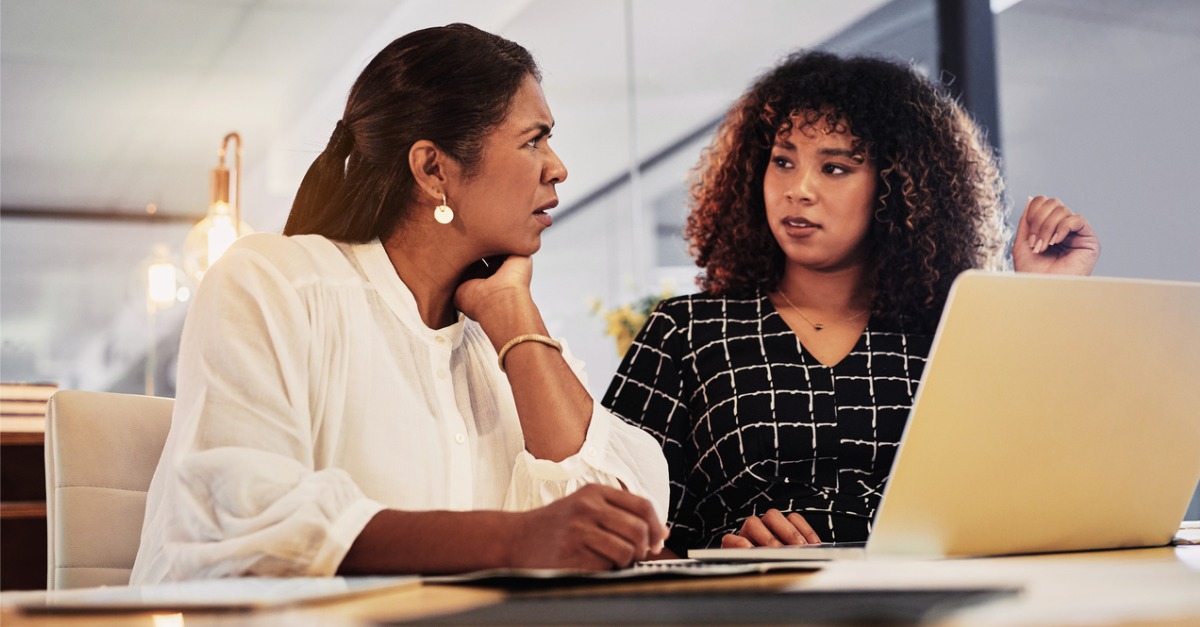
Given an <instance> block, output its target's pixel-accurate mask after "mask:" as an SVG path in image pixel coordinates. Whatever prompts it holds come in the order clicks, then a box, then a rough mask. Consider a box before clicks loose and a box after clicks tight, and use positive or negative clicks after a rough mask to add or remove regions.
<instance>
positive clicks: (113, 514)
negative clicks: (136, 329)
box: [46, 390, 175, 590]
mask: <svg viewBox="0 0 1200 627" xmlns="http://www.w3.org/2000/svg"><path fill="white" fill-rule="evenodd" d="M174 405H175V401H173V400H171V399H169V398H157V397H153V396H138V395H134V394H112V393H107V392H81V391H75V390H63V391H60V392H57V393H55V394H54V396H53V397H51V398H50V404H49V406H48V407H47V410H46V539H47V542H46V548H47V555H46V566H47V568H46V571H47V572H46V586H47V588H48V589H50V590H57V589H63V588H82V587H89V586H102V585H122V586H123V585H127V584H128V583H129V573H130V571H131V570H132V568H133V559H134V557H136V556H137V550H138V544H139V541H140V538H141V534H142V519H143V517H144V516H145V513H146V491H147V490H148V489H149V488H150V479H151V477H153V476H154V469H155V467H156V466H158V458H159V457H160V456H161V455H162V450H163V446H164V445H165V444H166V441H167V431H168V430H169V429H170V427H171V410H172V409H173V408H174Z"/></svg>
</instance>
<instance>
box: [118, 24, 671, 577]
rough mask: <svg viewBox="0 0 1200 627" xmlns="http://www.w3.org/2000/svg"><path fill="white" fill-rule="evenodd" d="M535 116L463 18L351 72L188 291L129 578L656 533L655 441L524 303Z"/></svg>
mask: <svg viewBox="0 0 1200 627" xmlns="http://www.w3.org/2000/svg"><path fill="white" fill-rule="evenodd" d="M553 124H554V122H553V117H552V116H551V114H550V110H549V107H548V106H547V104H546V101H545V98H544V96H543V95H542V91H541V86H540V84H539V73H538V69H537V66H536V64H535V62H534V60H533V58H532V57H531V56H530V55H529V53H528V52H527V51H526V50H525V49H524V48H522V47H521V46H519V45H517V44H515V43H513V42H511V41H508V40H505V39H503V38H500V37H497V36H495V35H491V34H489V33H485V32H483V31H480V30H478V29H476V28H473V27H470V26H467V25H463V24H453V25H450V26H446V27H442V28H431V29H426V30H422V31H417V32H414V33H410V34H408V35H405V36H404V37H401V38H400V39H397V40H396V41H394V42H392V44H390V45H389V46H387V47H386V48H385V49H384V50H383V51H382V52H380V53H379V54H378V55H377V56H376V57H375V58H374V60H372V61H371V62H370V63H369V64H368V65H367V67H366V69H365V70H364V71H363V73H362V75H361V76H360V77H359V78H358V80H357V81H356V82H355V84H354V87H353V88H352V89H351V92H350V95H349V99H348V102H347V104H346V109H345V113H344V115H343V117H342V119H341V120H340V121H339V122H338V123H337V124H336V125H335V126H334V130H333V134H332V135H331V137H330V139H329V144H328V146H326V148H325V150H324V151H323V152H322V153H321V154H320V156H318V157H317V159H316V160H315V161H314V163H313V165H312V167H311V168H310V169H309V171H308V173H307V175H306V176H305V177H304V180H303V182H302V183H301V185H300V189H299V191H298V192H297V194H296V199H295V203H294V204H293V207H292V212H291V215H290V216H289V217H288V221H287V225H286V227H285V229H284V234H283V235H268V234H260V235H253V236H250V237H247V238H244V239H242V240H240V241H239V242H238V243H237V244H236V245H235V246H234V247H233V248H231V249H230V251H229V252H228V253H227V254H226V255H225V256H224V257H222V259H221V261H220V262H219V263H217V264H215V265H214V266H213V268H212V269H211V270H210V271H209V273H208V274H207V275H206V276H205V279H204V283H203V285H202V286H201V287H200V289H199V291H198V293H197V295H196V299H195V301H194V303H193V305H192V308H191V311H189V313H188V318H187V322H186V323H185V325H184V332H183V338H182V341H181V348H180V357H179V369H178V372H179V383H178V398H177V399H176V403H175V412H174V416H173V419H172V425H171V433H170V436H169V437H168V440H167V445H166V448H165V450H164V452H163V456H162V458H161V460H160V463H159V467H158V470H157V472H156V473H155V476H154V480H153V483H152V485H151V487H150V494H149V497H148V500H147V506H146V519H145V524H144V527H143V532H142V541H141V547H140V550H139V552H138V556H137V562H136V564H135V567H134V572H133V576H132V583H134V584H145V583H154V582H159V581H169V580H184V579H193V578H210V577H227V576H242V575H256V576H292V575H295V576H323V575H333V574H335V573H341V574H363V573H450V572H462V571H469V570H476V569H483V568H495V567H568V568H594V569H607V568H613V567H622V566H627V565H629V564H630V563H632V562H633V561H635V560H639V559H643V558H645V557H646V556H647V555H649V554H652V553H654V552H656V551H657V550H658V549H660V548H661V547H662V545H663V541H664V539H665V535H666V529H665V527H664V525H663V522H662V521H663V517H664V515H665V514H666V501H667V492H668V486H667V470H666V462H665V460H664V459H663V456H662V452H661V450H660V449H659V447H658V445H657V443H656V442H655V441H654V440H653V438H651V437H650V436H648V435H646V434H645V433H643V432H642V431H640V430H639V429H637V428H636V427H633V426H630V425H628V424H625V423H624V422H622V421H621V420H619V419H617V418H615V417H614V416H613V415H612V414H610V413H609V412H607V411H606V410H604V409H603V408H602V407H600V406H599V404H598V403H596V402H595V400H594V399H592V398H591V397H590V396H589V395H588V393H587V391H586V387H585V384H584V382H583V373H582V370H581V365H580V363H579V362H578V361H577V360H575V359H573V358H572V357H571V356H570V353H569V352H568V351H567V350H566V348H565V346H563V345H562V343H561V342H560V341H558V340H555V339H552V338H550V337H548V336H547V331H546V327H545V324H544V323H543V321H542V318H541V315H540V314H539V313H538V309H537V306H536V305H535V304H534V302H533V300H532V299H531V297H530V290H529V283H530V278H531V275H532V270H533V266H532V261H531V255H533V253H534V252H536V251H537V250H538V248H539V247H540V245H541V234H542V231H543V230H545V229H546V227H548V226H550V224H551V222H552V219H551V217H550V215H549V214H548V213H547V212H548V211H549V210H550V209H553V208H554V207H555V205H556V204H557V202H558V201H557V196H556V193H555V186H556V185H557V184H558V183H561V182H562V181H563V180H565V179H566V176H567V171H566V168H565V167H564V166H563V164H562V162H561V161H560V160H559V159H558V157H557V155H555V153H554V151H553V150H552V149H551V148H550V146H549V145H548V143H547V141H548V139H549V136H550V129H551V127H552V126H553ZM484 259H487V260H489V261H488V262H484V261H481V260H484Z"/></svg>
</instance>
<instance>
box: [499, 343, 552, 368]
mask: <svg viewBox="0 0 1200 627" xmlns="http://www.w3.org/2000/svg"><path fill="white" fill-rule="evenodd" d="M521 342H539V343H541V344H545V345H546V346H549V347H551V348H553V349H554V350H556V351H558V352H560V353H561V352H562V344H559V343H558V342H555V341H554V339H553V338H549V337H546V336H544V335H540V334H537V333H526V334H525V335H518V336H517V337H514V338H513V339H511V340H509V341H508V343H507V344H505V345H504V346H503V347H501V348H500V352H499V353H498V357H497V358H496V360H497V361H499V362H500V372H508V371H507V370H505V369H504V356H505V355H507V354H508V351H510V350H512V347H514V346H516V345H517V344H520V343H521Z"/></svg>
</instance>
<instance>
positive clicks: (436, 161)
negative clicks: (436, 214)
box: [408, 139, 449, 202]
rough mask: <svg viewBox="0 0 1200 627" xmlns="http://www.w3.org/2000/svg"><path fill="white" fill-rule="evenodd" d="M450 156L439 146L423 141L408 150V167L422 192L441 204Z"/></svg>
mask: <svg viewBox="0 0 1200 627" xmlns="http://www.w3.org/2000/svg"><path fill="white" fill-rule="evenodd" d="M447 160H448V156H447V155H446V154H445V153H443V152H442V150H441V149H440V148H438V147H437V144H434V143H433V142H431V141H429V140H427V139H422V140H420V141H418V142H416V143H415V144H413V145H412V148H409V149H408V167H409V169H410V170H412V174H413V178H414V179H415V180H416V182H417V186H418V187H419V188H420V189H421V191H422V192H424V193H425V194H428V195H429V197H430V198H433V199H434V200H437V201H439V202H441V200H442V194H444V193H445V191H446V182H447V178H448V176H447V175H448V174H449V172H448V171H447V166H448V165H449V164H448V163H447Z"/></svg>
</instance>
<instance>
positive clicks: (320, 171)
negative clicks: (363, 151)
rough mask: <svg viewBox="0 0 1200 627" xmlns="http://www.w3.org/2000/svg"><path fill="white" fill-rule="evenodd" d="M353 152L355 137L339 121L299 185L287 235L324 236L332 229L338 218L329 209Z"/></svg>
mask: <svg viewBox="0 0 1200 627" xmlns="http://www.w3.org/2000/svg"><path fill="white" fill-rule="evenodd" d="M353 148H354V135H353V134H352V133H351V132H350V129H349V128H348V127H347V126H346V124H345V123H344V122H342V121H341V120H338V122H337V124H336V125H335V126H334V127H333V134H332V135H330V136H329V144H328V145H327V146H325V150H324V151H322V152H321V154H320V155H318V156H317V158H316V160H314V161H313V163H312V165H310V166H309V167H308V172H306V173H305V174H304V180H302V181H301V182H300V189H299V190H297V191H296V199H295V201H293V202H292V212H291V213H290V214H288V219H287V224H285V225H284V227H283V234H284V235H304V234H307V233H322V232H326V231H328V230H329V229H330V228H331V227H333V225H332V224H330V222H331V218H335V217H336V214H334V213H332V212H330V211H328V208H329V205H330V204H332V203H333V202H334V197H335V196H336V195H337V193H338V191H339V189H340V188H341V186H342V183H344V182H345V180H346V158H347V157H349V156H350V151H351V150H353Z"/></svg>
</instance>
